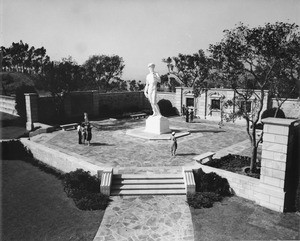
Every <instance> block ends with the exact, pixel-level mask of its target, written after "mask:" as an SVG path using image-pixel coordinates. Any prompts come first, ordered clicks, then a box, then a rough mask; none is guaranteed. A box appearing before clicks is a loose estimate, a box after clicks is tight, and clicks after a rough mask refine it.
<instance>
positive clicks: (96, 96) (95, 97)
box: [92, 90, 99, 116]
mask: <svg viewBox="0 0 300 241" xmlns="http://www.w3.org/2000/svg"><path fill="white" fill-rule="evenodd" d="M92 95H93V116H98V115H99V92H98V91H97V90H93V91H92Z"/></svg>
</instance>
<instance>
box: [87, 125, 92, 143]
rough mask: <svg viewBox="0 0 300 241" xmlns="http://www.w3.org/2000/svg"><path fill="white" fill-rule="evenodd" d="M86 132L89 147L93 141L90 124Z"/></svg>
mask: <svg viewBox="0 0 300 241" xmlns="http://www.w3.org/2000/svg"><path fill="white" fill-rule="evenodd" d="M86 132H87V136H86V140H87V142H88V145H90V144H91V140H92V127H91V125H90V124H88V125H87V128H86Z"/></svg>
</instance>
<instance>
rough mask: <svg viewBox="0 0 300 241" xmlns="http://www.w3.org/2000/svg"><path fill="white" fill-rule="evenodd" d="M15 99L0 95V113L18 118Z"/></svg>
mask: <svg viewBox="0 0 300 241" xmlns="http://www.w3.org/2000/svg"><path fill="white" fill-rule="evenodd" d="M15 107H16V99H15V97H11V96H6V95H0V112H4V113H8V114H11V115H15V116H18V113H17V110H16V108H15Z"/></svg>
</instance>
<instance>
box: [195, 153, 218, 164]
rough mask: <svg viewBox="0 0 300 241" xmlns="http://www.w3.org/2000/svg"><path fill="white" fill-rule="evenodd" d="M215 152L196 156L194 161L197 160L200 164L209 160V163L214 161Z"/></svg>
mask: <svg viewBox="0 0 300 241" xmlns="http://www.w3.org/2000/svg"><path fill="white" fill-rule="evenodd" d="M215 154H216V153H215V152H206V153H203V154H201V155H198V156H195V157H194V158H193V159H194V160H196V161H197V162H199V163H202V160H204V159H208V161H211V160H212V157H213V155H215Z"/></svg>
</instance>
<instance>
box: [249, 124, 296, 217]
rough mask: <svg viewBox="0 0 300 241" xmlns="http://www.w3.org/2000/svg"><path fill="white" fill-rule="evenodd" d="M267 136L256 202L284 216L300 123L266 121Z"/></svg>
mask: <svg viewBox="0 0 300 241" xmlns="http://www.w3.org/2000/svg"><path fill="white" fill-rule="evenodd" d="M262 122H263V123H264V130H263V131H264V134H263V145H262V155H261V157H262V159H261V175H260V185H259V188H258V189H257V190H255V191H254V192H255V193H254V195H255V201H256V202H257V203H258V204H260V205H262V206H264V207H267V208H270V209H272V210H275V211H279V212H283V211H284V210H285V208H286V205H285V204H286V202H287V201H288V200H287V196H286V195H287V190H288V189H289V188H288V185H290V183H289V182H287V179H288V175H289V174H288V173H289V171H290V170H289V162H293V161H296V160H291V158H290V159H289V155H290V154H291V153H290V152H289V151H288V150H290V149H289V148H290V146H289V145H291V144H292V142H291V141H290V138H291V129H292V126H293V123H294V122H296V120H291V119H279V118H266V119H263V120H262Z"/></svg>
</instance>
